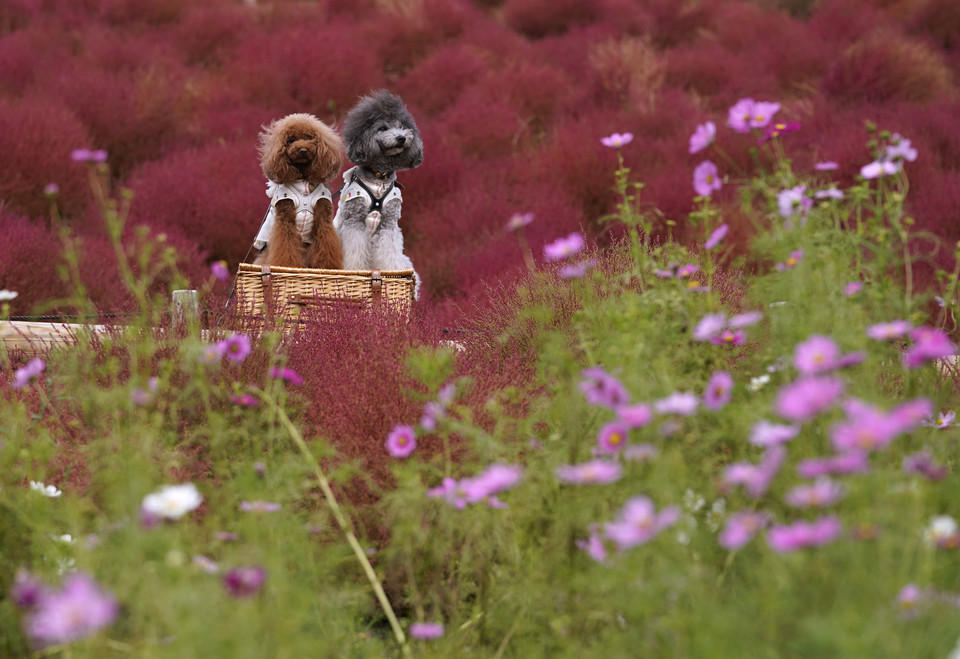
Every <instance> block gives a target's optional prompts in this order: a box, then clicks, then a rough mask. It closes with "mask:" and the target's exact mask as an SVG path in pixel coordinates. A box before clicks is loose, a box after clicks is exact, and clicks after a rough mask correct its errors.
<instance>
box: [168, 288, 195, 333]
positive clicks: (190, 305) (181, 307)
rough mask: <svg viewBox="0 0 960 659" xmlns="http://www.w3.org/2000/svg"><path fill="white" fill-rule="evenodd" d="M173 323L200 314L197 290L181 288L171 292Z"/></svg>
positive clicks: (188, 319) (187, 320) (181, 321)
mask: <svg viewBox="0 0 960 659" xmlns="http://www.w3.org/2000/svg"><path fill="white" fill-rule="evenodd" d="M172 313H173V324H174V325H177V324H179V323H186V322H189V321H192V320H196V319H197V317H199V315H200V301H199V298H198V297H197V292H196V291H193V290H182V291H174V292H173V312H172Z"/></svg>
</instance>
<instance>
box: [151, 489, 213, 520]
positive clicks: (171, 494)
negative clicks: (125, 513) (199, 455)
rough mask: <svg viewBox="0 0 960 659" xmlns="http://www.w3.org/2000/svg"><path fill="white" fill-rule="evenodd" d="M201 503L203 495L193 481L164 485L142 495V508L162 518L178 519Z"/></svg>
mask: <svg viewBox="0 0 960 659" xmlns="http://www.w3.org/2000/svg"><path fill="white" fill-rule="evenodd" d="M201 503H203V496H202V495H201V494H200V492H199V491H198V490H197V486H196V485H194V484H193V483H183V484H181V485H164V486H163V487H161V488H160V489H159V490H157V491H156V492H153V493H151V494H148V495H147V496H145V497H143V504H142V505H143V510H145V511H146V512H147V513H150V514H151V515H155V516H156V517H160V518H163V519H180V518H181V517H183V516H184V515H186V514H187V513H188V512H190V511H191V510H195V509H196V508H197V507H199V506H200V504H201Z"/></svg>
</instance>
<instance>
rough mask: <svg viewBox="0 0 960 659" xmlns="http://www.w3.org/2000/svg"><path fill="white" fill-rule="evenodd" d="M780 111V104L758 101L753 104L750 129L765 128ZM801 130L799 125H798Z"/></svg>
mask: <svg viewBox="0 0 960 659" xmlns="http://www.w3.org/2000/svg"><path fill="white" fill-rule="evenodd" d="M779 111H780V104H779V103H771V102H769V101H757V102H756V103H754V104H753V110H752V112H751V116H750V127H751V128H763V127H765V126H766V125H767V124H769V123H770V122H771V121H773V115H775V114H776V113H777V112H779ZM797 127H798V128H799V124H797Z"/></svg>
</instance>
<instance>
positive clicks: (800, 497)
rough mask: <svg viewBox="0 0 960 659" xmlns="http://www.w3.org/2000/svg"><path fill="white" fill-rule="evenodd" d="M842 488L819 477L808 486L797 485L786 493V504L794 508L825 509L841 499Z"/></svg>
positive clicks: (825, 478) (823, 477)
mask: <svg viewBox="0 0 960 659" xmlns="http://www.w3.org/2000/svg"><path fill="white" fill-rule="evenodd" d="M844 494H845V492H844V489H843V486H842V485H840V483H837V482H836V481H833V480H830V479H829V478H827V477H825V476H821V477H820V478H818V479H817V480H816V482H814V483H812V484H809V485H798V486H797V487H795V488H793V489H792V490H790V491H789V492H788V493H787V496H786V497H785V499H786V502H787V503H788V504H789V505H791V506H793V507H794V508H826V507H827V506H832V505H833V504H835V503H836V502H837V501H839V500H840V499H842V498H843V496H844Z"/></svg>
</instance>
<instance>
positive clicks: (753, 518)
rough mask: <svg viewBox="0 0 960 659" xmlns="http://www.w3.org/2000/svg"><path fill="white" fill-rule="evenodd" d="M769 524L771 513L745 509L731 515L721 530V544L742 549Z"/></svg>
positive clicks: (725, 547) (724, 546) (731, 548)
mask: <svg viewBox="0 0 960 659" xmlns="http://www.w3.org/2000/svg"><path fill="white" fill-rule="evenodd" d="M768 524H770V513H766V512H754V511H752V510H745V511H743V512H739V513H736V514H734V515H731V516H730V518H729V519H727V522H726V524H725V525H724V527H723V531H721V532H720V537H719V542H720V546H721V547H723V548H724V549H729V550H731V551H733V550H734V549H740V548H741V547H743V546H744V545H745V544H747V543H748V542H750V540H752V539H753V536H755V535H756V534H757V532H758V531H760V529H762V528H764V527H765V526H767V525H768Z"/></svg>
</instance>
